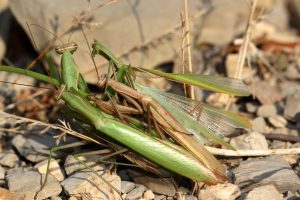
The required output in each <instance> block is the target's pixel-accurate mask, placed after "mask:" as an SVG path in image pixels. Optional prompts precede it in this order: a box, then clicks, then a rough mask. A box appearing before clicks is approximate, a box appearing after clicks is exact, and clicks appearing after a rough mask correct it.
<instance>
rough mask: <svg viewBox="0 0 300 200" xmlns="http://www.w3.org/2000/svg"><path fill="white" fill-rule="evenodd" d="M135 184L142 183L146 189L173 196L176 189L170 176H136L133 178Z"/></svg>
mask: <svg viewBox="0 0 300 200" xmlns="http://www.w3.org/2000/svg"><path fill="white" fill-rule="evenodd" d="M133 180H134V182H135V183H137V184H143V185H145V186H146V187H147V188H148V189H150V190H152V191H153V192H155V193H157V194H164V195H167V196H174V195H175V193H176V189H175V187H174V184H173V182H172V180H171V179H170V178H153V177H150V176H137V177H134V178H133Z"/></svg>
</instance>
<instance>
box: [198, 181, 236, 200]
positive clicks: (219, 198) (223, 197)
mask: <svg viewBox="0 0 300 200" xmlns="http://www.w3.org/2000/svg"><path fill="white" fill-rule="evenodd" d="M240 195H241V191H240V189H239V187H238V186H237V185H234V184H231V183H225V184H218V185H211V186H207V187H206V188H205V189H202V190H200V193H199V195H198V199H206V200H210V199H211V200H212V199H216V200H235V199H237V198H238V197H239V196H240Z"/></svg>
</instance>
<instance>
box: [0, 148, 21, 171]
mask: <svg viewBox="0 0 300 200" xmlns="http://www.w3.org/2000/svg"><path fill="white" fill-rule="evenodd" d="M18 161H19V158H18V156H17V155H16V154H15V153H14V152H3V153H1V154H0V164H1V165H3V166H6V167H10V168H13V167H14V166H15V165H16V164H17V163H18Z"/></svg>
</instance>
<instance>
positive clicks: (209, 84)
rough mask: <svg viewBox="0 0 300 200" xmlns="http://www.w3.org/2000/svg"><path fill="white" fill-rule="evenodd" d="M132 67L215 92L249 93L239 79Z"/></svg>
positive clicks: (245, 94)
mask: <svg viewBox="0 0 300 200" xmlns="http://www.w3.org/2000/svg"><path fill="white" fill-rule="evenodd" d="M133 69H135V70H136V71H141V72H145V73H150V74H153V75H156V76H160V77H164V78H166V79H169V80H172V81H176V82H180V83H185V84H190V85H194V86H197V87H201V88H203V89H207V90H212V91H215V92H221V93H226V94H230V95H235V96H249V95H250V92H249V90H248V87H247V86H246V85H245V84H244V83H243V81H242V80H240V79H233V78H228V77H220V76H210V75H194V74H174V73H166V72H162V71H158V70H153V69H145V68H137V67H133Z"/></svg>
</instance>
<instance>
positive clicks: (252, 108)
mask: <svg viewBox="0 0 300 200" xmlns="http://www.w3.org/2000/svg"><path fill="white" fill-rule="evenodd" d="M245 106H246V110H247V111H248V112H249V113H255V112H256V111H257V109H258V105H257V104H254V103H252V102H248V103H246V105H245Z"/></svg>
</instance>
